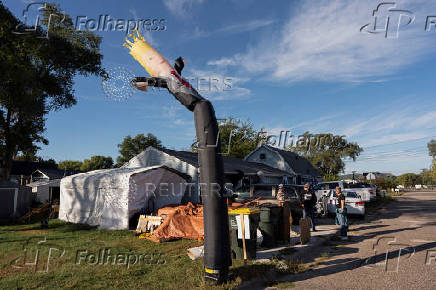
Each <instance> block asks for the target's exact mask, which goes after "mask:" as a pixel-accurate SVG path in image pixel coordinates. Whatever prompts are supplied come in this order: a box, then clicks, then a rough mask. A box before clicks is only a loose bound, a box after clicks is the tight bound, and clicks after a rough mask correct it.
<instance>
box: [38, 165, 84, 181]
mask: <svg viewBox="0 0 436 290" xmlns="http://www.w3.org/2000/svg"><path fill="white" fill-rule="evenodd" d="M36 172H41V173H42V174H44V175H46V176H48V178H49V179H61V178H62V177H65V176H69V175H73V174H77V173H80V171H77V170H64V169H52V168H38V169H37V170H35V172H33V173H32V175H33V174H34V173H36Z"/></svg>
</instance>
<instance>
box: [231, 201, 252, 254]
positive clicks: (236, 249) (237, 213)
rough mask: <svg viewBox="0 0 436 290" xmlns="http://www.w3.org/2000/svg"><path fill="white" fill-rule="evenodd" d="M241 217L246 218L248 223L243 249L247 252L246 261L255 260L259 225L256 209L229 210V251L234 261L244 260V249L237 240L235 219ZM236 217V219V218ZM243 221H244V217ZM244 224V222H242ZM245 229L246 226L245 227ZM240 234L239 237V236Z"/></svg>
mask: <svg viewBox="0 0 436 290" xmlns="http://www.w3.org/2000/svg"><path fill="white" fill-rule="evenodd" d="M241 215H243V216H248V221H249V223H248V224H249V233H250V235H249V238H248V239H247V236H248V234H247V233H246V235H245V236H246V238H245V249H246V252H247V259H248V260H254V259H256V241H257V227H258V224H259V209H258V208H237V209H229V226H230V229H231V237H230V239H231V243H232V246H231V250H232V257H233V258H235V259H244V248H243V244H242V239H241V238H238V233H239V232H238V230H239V229H238V223H237V219H240V218H241ZM237 217H238V218H237ZM244 219H246V218H245V217H244ZM244 221H245V220H244ZM244 224H245V222H244ZM246 228H247V226H246ZM241 235H242V233H241V234H240V235H239V236H241Z"/></svg>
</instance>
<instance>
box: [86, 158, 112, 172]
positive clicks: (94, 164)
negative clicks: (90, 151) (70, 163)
mask: <svg viewBox="0 0 436 290" xmlns="http://www.w3.org/2000/svg"><path fill="white" fill-rule="evenodd" d="M113 165H114V161H113V160H112V157H110V156H108V157H105V156H100V155H94V156H91V158H90V159H85V160H83V164H82V166H80V170H81V171H91V170H97V169H109V168H112V167H113Z"/></svg>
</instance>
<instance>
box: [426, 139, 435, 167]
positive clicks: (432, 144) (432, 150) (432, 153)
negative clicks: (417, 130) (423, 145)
mask: <svg viewBox="0 0 436 290" xmlns="http://www.w3.org/2000/svg"><path fill="white" fill-rule="evenodd" d="M427 148H428V155H430V156H431V157H432V169H433V170H434V171H436V140H434V139H432V140H430V142H428V143H427Z"/></svg>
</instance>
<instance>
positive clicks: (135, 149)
mask: <svg viewBox="0 0 436 290" xmlns="http://www.w3.org/2000/svg"><path fill="white" fill-rule="evenodd" d="M149 146H153V147H156V148H163V146H162V141H160V140H159V139H158V138H157V137H156V136H154V135H153V134H151V133H148V134H147V136H145V135H144V134H138V135H136V136H135V137H134V138H132V137H131V136H130V135H129V136H126V137H124V139H123V142H121V143H120V144H118V149H119V152H120V156H119V157H118V158H117V166H121V165H123V163H125V162H127V161H129V160H130V159H132V158H133V157H135V156H136V155H138V154H139V153H141V152H142V151H144V150H145V149H147V147H149Z"/></svg>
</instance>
